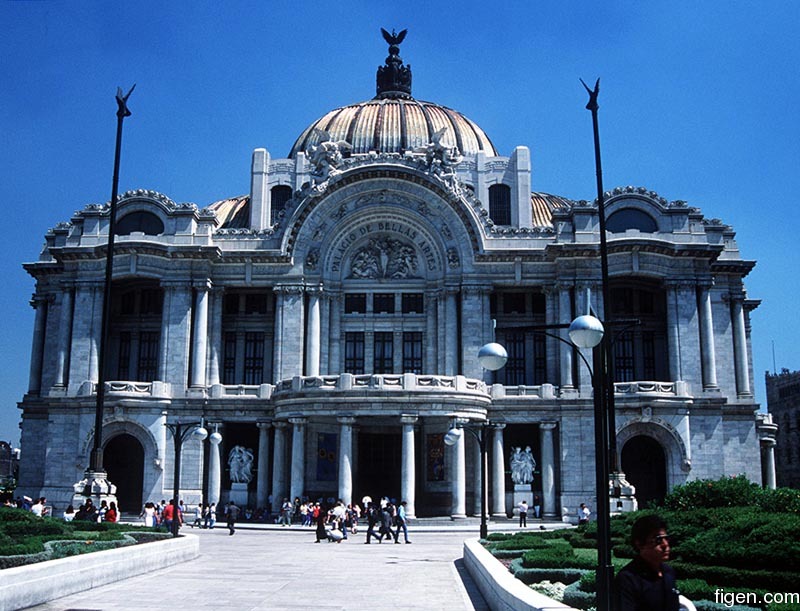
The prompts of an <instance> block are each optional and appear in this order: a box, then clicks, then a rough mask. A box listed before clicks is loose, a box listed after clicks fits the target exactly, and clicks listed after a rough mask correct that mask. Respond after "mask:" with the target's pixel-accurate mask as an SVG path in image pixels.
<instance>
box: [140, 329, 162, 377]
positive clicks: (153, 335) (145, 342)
mask: <svg viewBox="0 0 800 611" xmlns="http://www.w3.org/2000/svg"><path fill="white" fill-rule="evenodd" d="M159 335H160V334H159V333H157V332H155V331H145V332H143V333H142V334H141V335H139V367H138V369H139V371H138V375H137V376H136V379H137V380H139V381H140V382H152V381H153V380H155V379H156V378H157V377H158V340H159Z"/></svg>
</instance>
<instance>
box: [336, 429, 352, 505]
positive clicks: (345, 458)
mask: <svg viewBox="0 0 800 611" xmlns="http://www.w3.org/2000/svg"><path fill="white" fill-rule="evenodd" d="M336 421H337V422H338V423H339V498H340V499H342V501H343V502H344V504H345V505H347V504H349V503H352V502H353V425H354V424H355V423H356V419H355V418H352V417H350V416H342V417H340V418H337V419H336Z"/></svg>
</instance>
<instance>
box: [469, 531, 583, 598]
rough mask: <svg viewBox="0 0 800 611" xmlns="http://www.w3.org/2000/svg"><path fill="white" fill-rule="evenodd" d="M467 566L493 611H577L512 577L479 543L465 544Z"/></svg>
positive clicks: (470, 542)
mask: <svg viewBox="0 0 800 611" xmlns="http://www.w3.org/2000/svg"><path fill="white" fill-rule="evenodd" d="M464 565H465V566H466V567H467V571H469V574H470V576H471V577H472V579H473V581H475V584H476V585H477V586H478V589H479V590H480V591H481V594H483V598H484V599H486V602H487V604H488V605H489V606H490V607H491V608H492V611H512V610H513V611H550V610H554V611H555V610H558V611H576V610H575V609H573V607H568V606H567V605H565V604H563V603H560V602H556V601H555V600H553V599H552V598H548V597H547V596H545V595H544V594H540V593H539V592H534V591H533V590H531V589H530V588H529V587H528V586H526V585H525V584H524V583H522V582H521V581H520V580H519V579H517V578H516V577H514V576H513V575H512V574H511V573H509V572H508V569H507V568H506V567H505V566H504V565H503V564H502V563H501V562H500V561H499V560H497V558H495V557H494V556H492V554H491V553H490V552H489V551H487V550H486V548H485V547H483V545H481V544H480V543H479V542H478V539H469V540H467V541H465V542H464Z"/></svg>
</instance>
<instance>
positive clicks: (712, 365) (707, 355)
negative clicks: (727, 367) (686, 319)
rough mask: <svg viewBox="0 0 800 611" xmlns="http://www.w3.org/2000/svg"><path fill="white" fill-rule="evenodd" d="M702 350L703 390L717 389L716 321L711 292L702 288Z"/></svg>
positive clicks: (708, 288) (704, 287) (706, 287)
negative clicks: (712, 310)
mask: <svg viewBox="0 0 800 611" xmlns="http://www.w3.org/2000/svg"><path fill="white" fill-rule="evenodd" d="M699 309H700V350H701V354H702V359H703V388H708V389H716V388H719V386H718V385H717V357H716V354H715V352H714V321H713V319H712V316H711V290H710V287H708V286H701V287H700V308H699Z"/></svg>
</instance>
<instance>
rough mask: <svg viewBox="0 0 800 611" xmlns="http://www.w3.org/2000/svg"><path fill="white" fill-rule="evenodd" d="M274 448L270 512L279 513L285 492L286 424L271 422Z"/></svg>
mask: <svg viewBox="0 0 800 611" xmlns="http://www.w3.org/2000/svg"><path fill="white" fill-rule="evenodd" d="M272 425H273V426H274V427H275V444H274V445H275V447H274V448H273V450H272V451H273V458H272V511H273V512H277V511H280V508H281V503H282V502H283V498H284V497H286V496H287V494H286V493H287V491H286V429H287V427H288V426H289V425H288V424H287V423H286V422H273V423H272Z"/></svg>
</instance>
